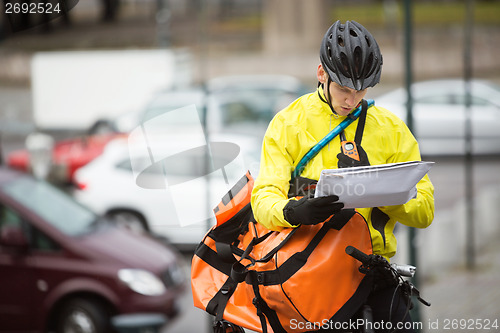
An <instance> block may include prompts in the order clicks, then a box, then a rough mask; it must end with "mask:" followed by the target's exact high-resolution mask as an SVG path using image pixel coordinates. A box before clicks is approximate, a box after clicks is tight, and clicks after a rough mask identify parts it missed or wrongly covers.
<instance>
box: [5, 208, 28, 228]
mask: <svg viewBox="0 0 500 333" xmlns="http://www.w3.org/2000/svg"><path fill="white" fill-rule="evenodd" d="M4 226H15V227H22V226H23V220H22V219H21V217H20V216H19V215H18V214H17V213H16V212H14V211H13V210H12V209H10V208H8V207H6V206H4V205H0V228H1V227H4Z"/></svg>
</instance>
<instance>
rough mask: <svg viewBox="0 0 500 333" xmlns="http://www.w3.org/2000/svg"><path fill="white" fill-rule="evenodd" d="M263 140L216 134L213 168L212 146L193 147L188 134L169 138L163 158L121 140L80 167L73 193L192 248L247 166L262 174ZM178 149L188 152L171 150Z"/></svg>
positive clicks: (107, 212) (112, 214) (142, 228)
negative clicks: (214, 209)
mask: <svg viewBox="0 0 500 333" xmlns="http://www.w3.org/2000/svg"><path fill="white" fill-rule="evenodd" d="M190 135H191V134H189V132H188V134H186V138H189V137H190ZM260 142H261V141H260V140H257V139H256V138H254V137H249V136H242V135H239V136H236V135H217V136H216V135H214V136H211V144H210V147H211V148H210V154H211V158H210V161H209V163H210V164H211V167H210V171H208V172H207V171H206V169H205V167H206V162H207V161H206V155H205V154H206V152H207V151H206V150H205V149H203V147H194V148H193V147H192V143H191V142H190V141H189V140H187V139H186V140H183V139H179V140H175V141H173V142H172V141H168V140H165V142H164V146H163V149H164V150H165V152H164V154H163V155H165V156H168V157H165V158H163V159H155V158H154V157H152V156H151V155H150V154H151V152H150V150H148V149H143V148H144V147H141V146H140V145H139V146H137V147H134V146H131V145H130V144H129V142H128V141H127V140H116V141H114V142H111V143H110V144H109V145H108V146H107V147H106V149H105V150H104V152H103V154H102V155H100V156H99V157H97V158H96V159H95V160H94V161H92V162H91V163H89V164H87V165H86V166H84V167H82V168H80V169H79V170H78V171H77V172H76V173H75V177H74V179H75V184H76V186H75V189H74V191H73V195H74V197H75V199H76V200H78V201H79V202H80V203H82V204H84V205H86V206H88V207H90V208H91V209H92V210H94V211H95V212H96V213H98V214H101V215H106V216H108V217H110V218H112V219H113V221H115V223H118V224H123V225H126V226H128V227H129V228H131V229H133V230H136V231H138V232H142V231H148V232H151V233H153V234H156V235H159V236H162V237H166V238H167V239H168V241H169V242H170V243H172V244H174V245H176V246H177V247H178V248H180V249H183V250H192V249H193V248H194V246H195V245H197V244H198V243H199V242H200V241H201V239H202V237H203V236H204V234H205V233H206V231H207V230H208V228H209V227H210V226H211V225H213V224H214V223H215V221H214V215H213V212H212V209H213V208H214V207H215V206H216V205H217V204H218V203H219V202H220V200H221V198H222V197H223V196H224V194H225V193H227V191H228V190H229V189H230V188H231V187H232V186H233V185H234V184H235V183H236V182H237V180H239V179H240V178H241V177H242V176H243V175H244V174H245V172H246V170H250V172H251V173H252V174H253V175H255V176H256V175H257V173H258V168H259V163H258V161H259V156H260ZM183 147H185V148H186V149H183ZM174 150H175V151H177V152H178V151H181V150H182V152H181V153H176V154H173V153H172V154H169V153H168V152H173V151H174ZM153 161H156V162H153ZM222 171H224V175H222ZM207 174H210V175H211V176H210V177H209V178H208V177H207ZM224 178H225V179H224Z"/></svg>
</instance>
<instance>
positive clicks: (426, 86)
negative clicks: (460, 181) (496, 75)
mask: <svg viewBox="0 0 500 333" xmlns="http://www.w3.org/2000/svg"><path fill="white" fill-rule="evenodd" d="M412 97H413V103H414V104H413V124H414V128H413V133H414V135H415V136H416V138H417V140H418V142H419V145H420V151H421V153H422V155H461V154H464V152H465V142H466V140H465V133H466V119H467V108H466V105H465V101H466V93H465V83H464V81H463V80H460V79H447V80H433V81H423V82H418V83H414V84H413V85H412ZM406 99H407V94H406V90H405V89H403V88H399V89H396V90H394V91H391V92H389V93H386V94H384V95H381V96H379V97H376V98H375V104H376V105H378V106H382V107H385V108H387V109H388V110H389V111H392V112H393V113H395V114H396V115H397V116H399V117H400V118H401V119H403V120H404V121H406ZM470 115H471V118H470V119H471V124H472V152H473V154H478V155H479V154H498V153H500V130H499V129H500V86H498V85H496V84H494V83H492V82H488V81H483V80H472V81H471V108H470Z"/></svg>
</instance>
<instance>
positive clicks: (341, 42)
mask: <svg viewBox="0 0 500 333" xmlns="http://www.w3.org/2000/svg"><path fill="white" fill-rule="evenodd" d="M337 43H338V44H339V46H341V47H344V46H345V44H344V39H343V38H342V36H338V37H337Z"/></svg>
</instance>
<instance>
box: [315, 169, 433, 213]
mask: <svg viewBox="0 0 500 333" xmlns="http://www.w3.org/2000/svg"><path fill="white" fill-rule="evenodd" d="M433 164H434V162H423V161H412V162H403V163H390V164H382V165H373V166H367V167H354V168H342V169H325V170H323V171H321V175H320V178H319V181H318V184H317V186H316V192H315V195H314V196H315V197H321V196H327V195H332V194H335V195H338V196H339V201H340V202H343V203H344V208H365V207H380V206H392V205H401V204H404V203H407V202H408V201H409V200H410V199H412V198H414V197H415V196H416V195H417V188H416V185H417V183H418V182H419V181H420V179H422V177H424V176H425V174H426V173H427V172H428V171H429V170H430V169H431V167H432V165H433Z"/></svg>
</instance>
